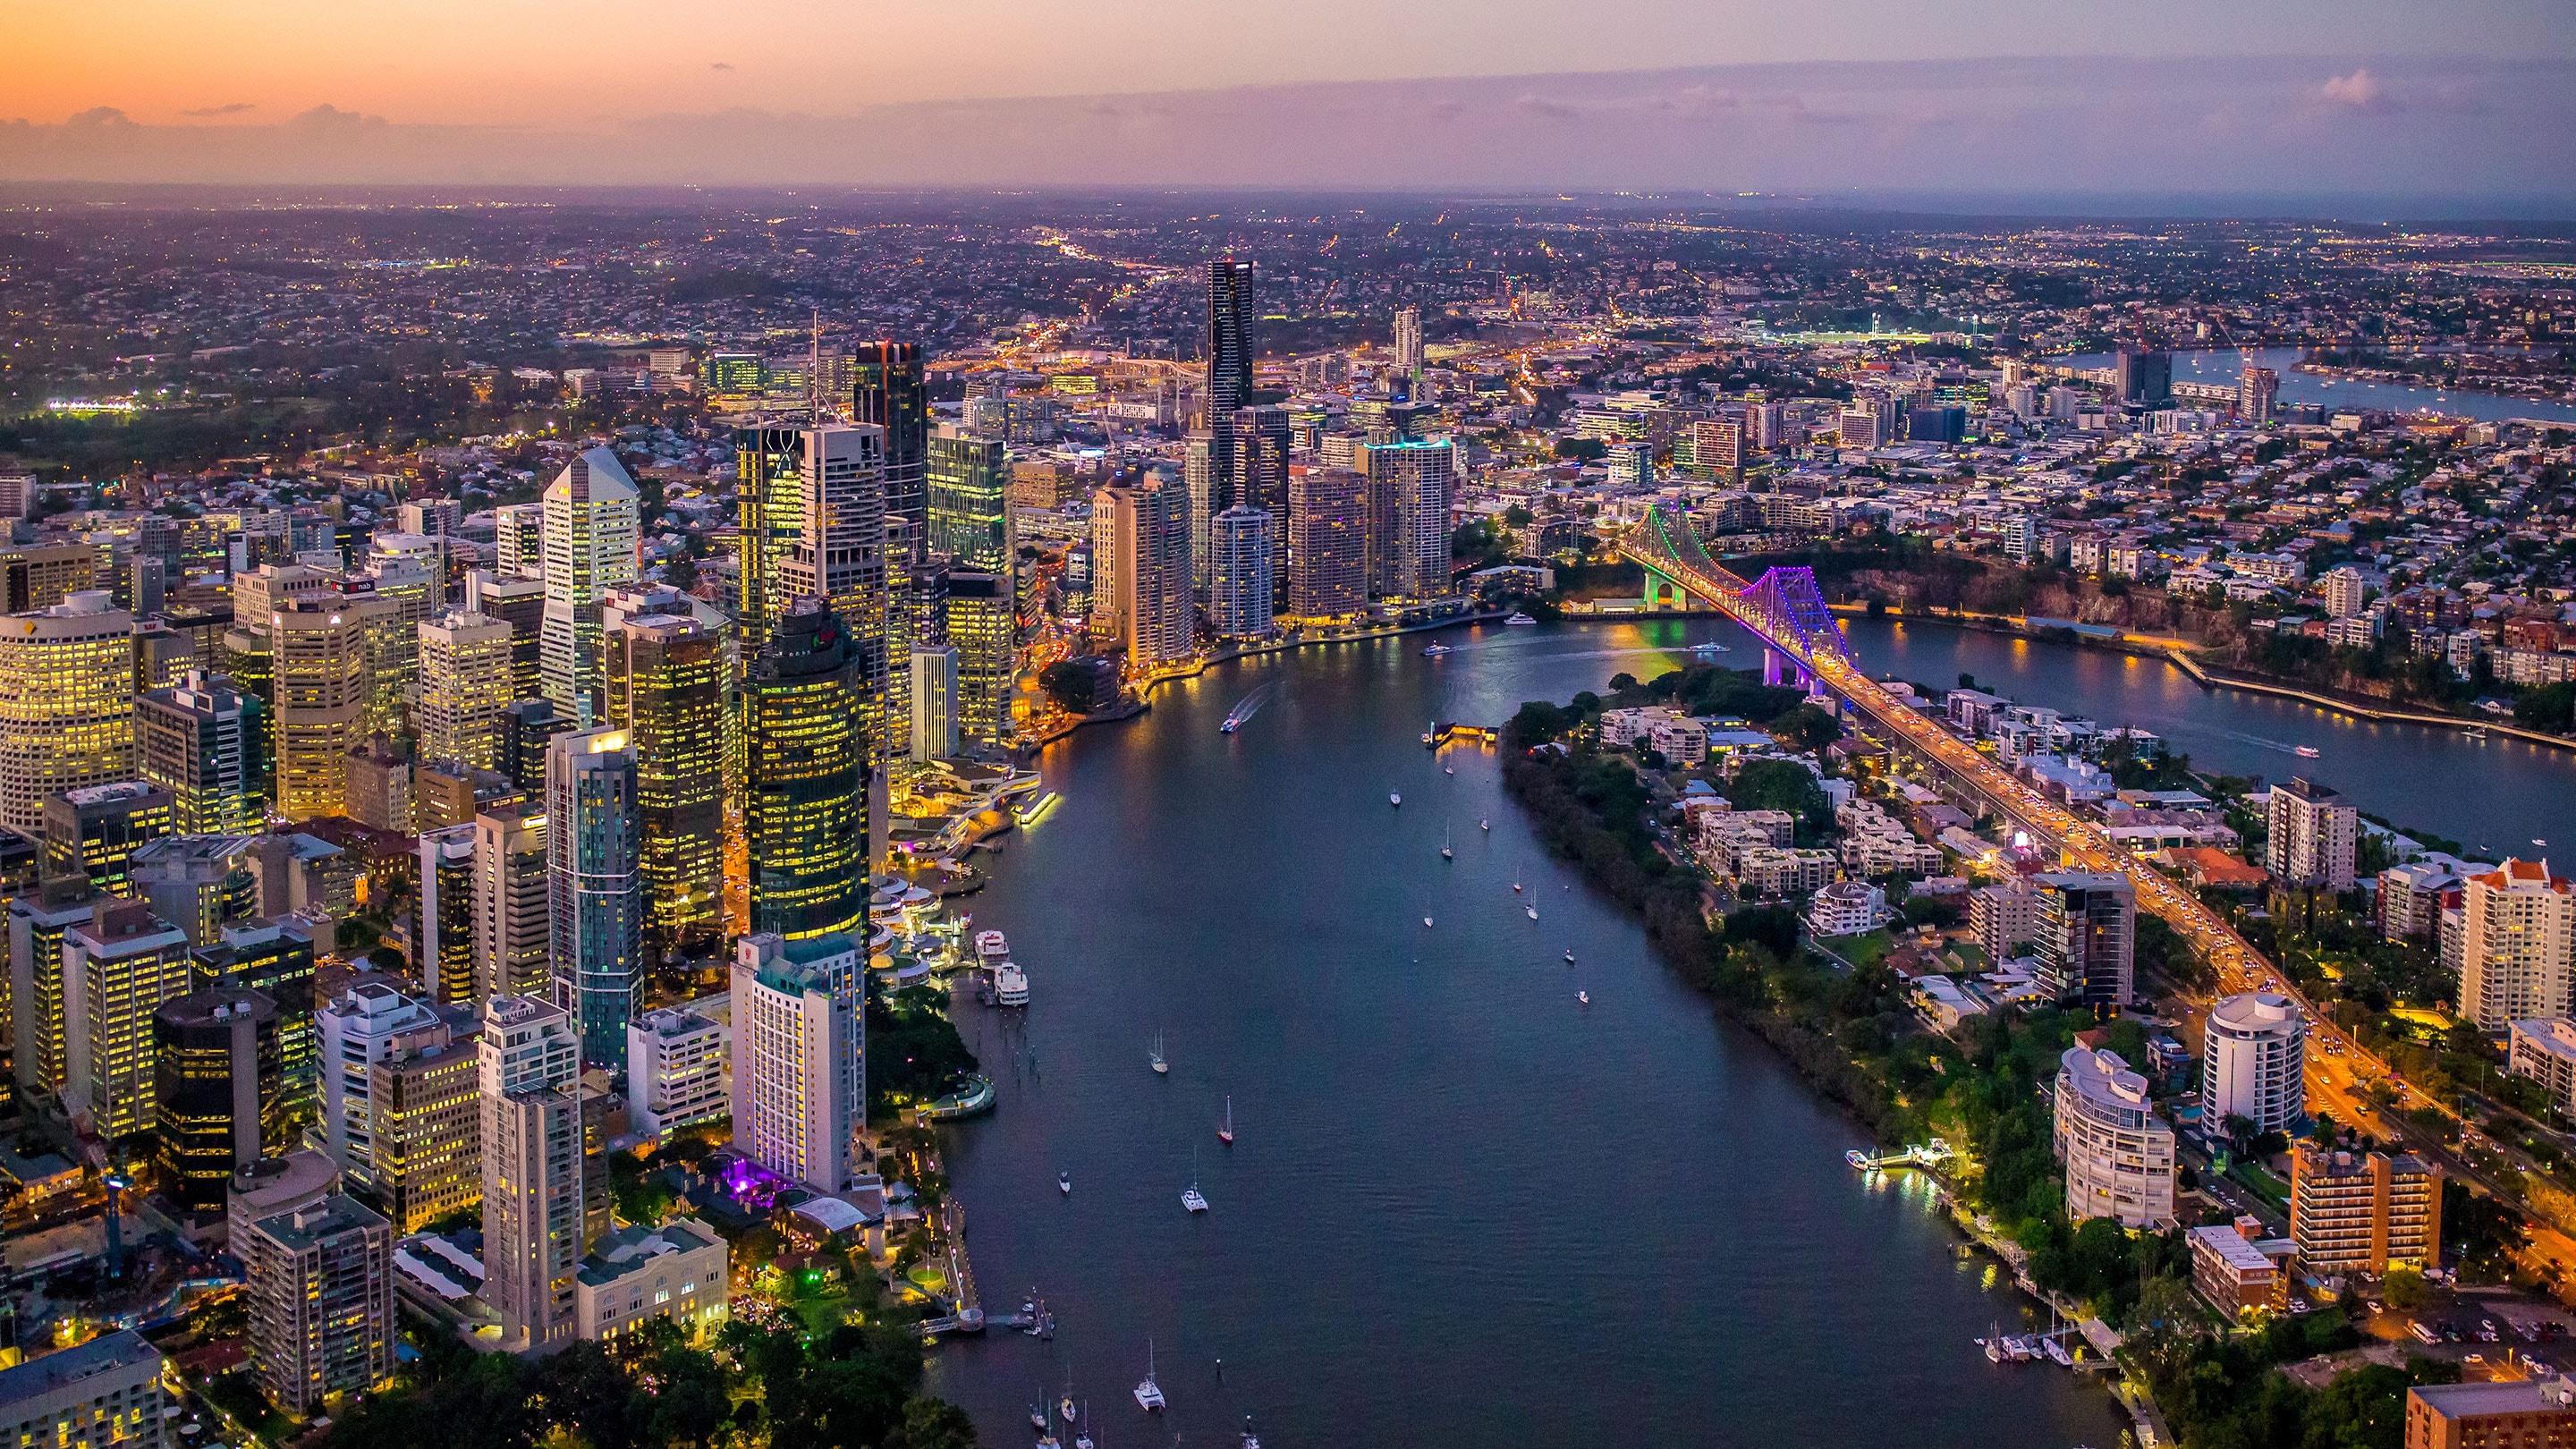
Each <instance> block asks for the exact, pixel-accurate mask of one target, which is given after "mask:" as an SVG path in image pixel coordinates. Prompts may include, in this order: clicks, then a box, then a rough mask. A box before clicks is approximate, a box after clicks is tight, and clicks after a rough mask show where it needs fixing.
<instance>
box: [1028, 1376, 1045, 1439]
mask: <svg viewBox="0 0 2576 1449" xmlns="http://www.w3.org/2000/svg"><path fill="white" fill-rule="evenodd" d="M1046 1426H1047V1416H1046V1386H1045V1385H1044V1384H1040V1385H1039V1386H1038V1401H1037V1402H1036V1403H1034V1404H1031V1405H1029V1427H1030V1428H1032V1429H1035V1430H1037V1431H1038V1432H1039V1433H1041V1434H1043V1433H1045V1432H1046Z"/></svg>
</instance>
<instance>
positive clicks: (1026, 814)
mask: <svg viewBox="0 0 2576 1449" xmlns="http://www.w3.org/2000/svg"><path fill="white" fill-rule="evenodd" d="M1063 799H1064V797H1063V796H1061V795H1058V794H1057V793H1056V792H1054V791H1053V790H1049V791H1047V792H1046V793H1045V794H1043V795H1040V796H1039V797H1038V798H1036V799H1035V800H1032V801H1030V802H1029V803H1028V804H1026V805H1023V806H1021V807H1020V808H1019V809H1017V810H1014V811H1012V812H1011V814H1012V817H1013V818H1014V819H1016V820H1018V821H1019V822H1020V824H1022V825H1024V826H1026V825H1035V824H1037V823H1038V822H1039V821H1041V820H1044V819H1045V818H1046V817H1047V814H1048V812H1050V811H1052V810H1054V809H1055V807H1056V806H1057V805H1058V804H1059V803H1061V802H1062V801H1063Z"/></svg>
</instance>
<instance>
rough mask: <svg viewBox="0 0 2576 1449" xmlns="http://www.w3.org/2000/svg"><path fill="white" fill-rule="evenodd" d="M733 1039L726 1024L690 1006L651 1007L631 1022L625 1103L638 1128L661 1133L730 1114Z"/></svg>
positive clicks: (627, 1047)
mask: <svg viewBox="0 0 2576 1449" xmlns="http://www.w3.org/2000/svg"><path fill="white" fill-rule="evenodd" d="M731 1044H732V1033H731V1031H730V1030H729V1029H728V1028H727V1027H726V1026H725V1024H724V1023H722V1022H719V1021H714V1020H711V1019H709V1018H707V1017H704V1016H700V1015H699V1014H698V1013H696V1012H694V1011H691V1010H689V1009H688V1008H687V1007H685V1006H667V1007H664V1008H663V1009H661V1010H660V1011H648V1012H646V1013H645V1014H644V1015H642V1016H640V1017H637V1018H636V1019H635V1020H634V1021H632V1022H630V1023H628V1024H627V1027H626V1105H627V1112H628V1114H629V1115H630V1116H631V1117H632V1118H633V1120H634V1123H635V1130H636V1131H638V1132H642V1133H645V1134H647V1135H649V1136H653V1137H662V1136H666V1135H668V1134H669V1133H670V1132H671V1131H673V1130H674V1129H676V1128H681V1127H686V1126H689V1125H691V1124H693V1123H697V1122H717V1121H722V1120H723V1119H724V1118H725V1117H726V1116H727V1115H729V1114H730V1112H731V1111H732V1108H731V1106H730V1105H729V1102H728V1097H729V1086H728V1083H727V1080H726V1079H727V1077H728V1076H729V1075H730V1074H729V1072H728V1068H729V1066H730V1065H731V1062H732V1052H731V1049H730V1048H731Z"/></svg>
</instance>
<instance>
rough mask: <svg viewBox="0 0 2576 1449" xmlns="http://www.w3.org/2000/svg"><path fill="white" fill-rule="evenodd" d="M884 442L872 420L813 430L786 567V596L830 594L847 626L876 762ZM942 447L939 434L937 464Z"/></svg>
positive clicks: (884, 748)
mask: <svg viewBox="0 0 2576 1449" xmlns="http://www.w3.org/2000/svg"><path fill="white" fill-rule="evenodd" d="M884 443H885V439H884V435H883V434H882V433H880V432H879V431H878V430H877V429H875V428H872V427H865V428H853V427H830V428H823V429H818V430H813V431H809V432H807V433H806V434H805V438H804V444H803V454H804V457H803V465H802V471H801V473H800V474H799V482H800V485H801V487H802V489H803V495H802V496H803V501H802V503H801V504H800V505H799V507H798V510H797V511H798V518H799V526H798V532H797V537H796V541H795V543H794V544H793V545H791V546H790V547H789V549H788V551H787V554H786V557H784V558H783V559H781V560H780V562H779V567H778V580H779V584H780V591H781V597H782V598H783V599H787V600H791V601H792V600H797V599H820V600H822V601H824V602H825V603H827V604H829V605H830V606H831V608H832V612H833V613H834V614H835V615H836V616H838V618H839V620H840V623H841V627H842V629H843V630H844V631H846V634H847V638H848V641H849V651H850V664H851V667H852V670H853V671H854V672H853V675H852V687H853V693H852V704H853V707H854V708H855V709H856V710H857V712H858V724H859V738H860V739H861V741H862V742H863V743H864V744H865V745H866V747H867V754H866V755H865V756H864V758H865V760H866V763H867V765H868V766H869V767H870V768H871V769H877V768H882V767H883V765H884V764H885V762H886V759H887V756H888V745H887V742H886V739H885V686H886V657H885V642H886V590H885V577H886V575H885V470H884V461H885V460H884V453H883V448H884ZM936 448H937V443H936V440H934V443H933V450H934V451H933V457H934V471H935V460H936V456H937V453H936ZM791 607H792V604H791Z"/></svg>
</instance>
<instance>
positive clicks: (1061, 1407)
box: [1055, 1394, 1081, 1424]
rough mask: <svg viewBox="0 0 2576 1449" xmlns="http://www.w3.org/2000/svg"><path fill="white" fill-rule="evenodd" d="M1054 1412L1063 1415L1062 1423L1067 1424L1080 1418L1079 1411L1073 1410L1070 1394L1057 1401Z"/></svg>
mask: <svg viewBox="0 0 2576 1449" xmlns="http://www.w3.org/2000/svg"><path fill="white" fill-rule="evenodd" d="M1055 1411H1056V1412H1057V1413H1059V1414H1062V1415H1064V1421H1065V1422H1066V1423H1068V1424H1070V1423H1072V1422H1073V1421H1074V1420H1075V1419H1077V1418H1079V1417H1081V1414H1080V1411H1078V1410H1077V1409H1075V1408H1074V1406H1073V1395H1071V1394H1067V1395H1065V1396H1064V1397H1063V1398H1062V1399H1059V1400H1058V1401H1057V1402H1056V1406H1055Z"/></svg>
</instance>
